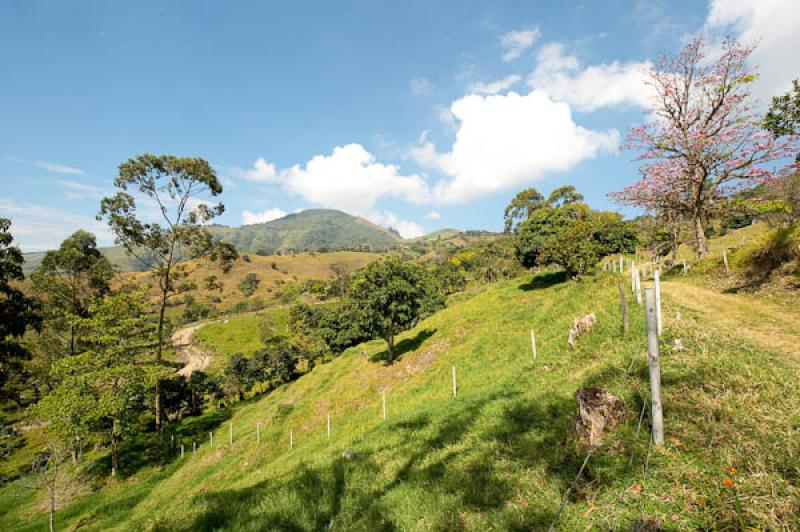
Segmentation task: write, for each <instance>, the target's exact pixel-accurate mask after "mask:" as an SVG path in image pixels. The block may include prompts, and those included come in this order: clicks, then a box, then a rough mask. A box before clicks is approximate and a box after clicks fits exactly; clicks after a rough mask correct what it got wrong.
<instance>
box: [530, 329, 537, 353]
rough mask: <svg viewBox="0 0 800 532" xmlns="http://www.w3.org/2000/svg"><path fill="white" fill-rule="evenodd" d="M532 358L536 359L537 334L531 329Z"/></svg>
mask: <svg viewBox="0 0 800 532" xmlns="http://www.w3.org/2000/svg"><path fill="white" fill-rule="evenodd" d="M531 358H532V359H533V360H536V334H535V333H534V332H533V329H531Z"/></svg>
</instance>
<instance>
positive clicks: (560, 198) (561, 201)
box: [547, 185, 583, 207]
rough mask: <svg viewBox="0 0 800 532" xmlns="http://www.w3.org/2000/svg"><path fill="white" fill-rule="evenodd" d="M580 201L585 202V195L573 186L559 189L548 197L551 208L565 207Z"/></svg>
mask: <svg viewBox="0 0 800 532" xmlns="http://www.w3.org/2000/svg"><path fill="white" fill-rule="evenodd" d="M579 201H583V194H580V193H578V192H577V191H576V190H575V187H574V186H572V185H565V186H563V187H558V188H557V189H555V190H553V191H552V192H551V193H550V195H549V196H547V205H549V206H551V207H563V206H564V205H567V204H569V203H576V202H579Z"/></svg>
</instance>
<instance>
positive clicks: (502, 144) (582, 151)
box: [412, 91, 619, 202]
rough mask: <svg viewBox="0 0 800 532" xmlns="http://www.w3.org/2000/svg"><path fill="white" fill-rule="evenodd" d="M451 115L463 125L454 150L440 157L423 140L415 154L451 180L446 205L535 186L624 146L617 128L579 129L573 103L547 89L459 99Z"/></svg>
mask: <svg viewBox="0 0 800 532" xmlns="http://www.w3.org/2000/svg"><path fill="white" fill-rule="evenodd" d="M451 111H452V113H453V115H455V117H456V119H457V120H458V122H459V127H458V132H457V133H456V140H455V143H454V144H453V146H452V149H451V150H450V151H449V152H446V153H439V152H437V151H436V149H435V147H434V146H433V145H432V144H431V143H429V142H428V141H427V139H426V138H425V137H424V136H423V137H421V139H420V141H421V143H420V144H421V145H420V146H419V147H418V151H417V152H415V153H416V157H415V160H417V162H419V163H420V164H423V165H427V166H431V167H435V168H438V169H439V170H440V171H442V172H443V173H445V174H446V175H448V176H449V177H450V178H449V179H446V180H443V181H440V182H439V183H437V185H436V187H435V189H434V196H435V199H436V200H438V201H440V202H465V201H468V200H471V199H474V198H477V197H480V196H483V195H486V194H491V193H493V192H496V191H498V190H502V189H505V188H508V187H511V186H515V185H520V184H522V183H530V182H531V181H535V180H537V179H541V178H542V177H543V176H544V175H545V174H547V173H549V172H560V171H564V170H568V169H570V168H572V167H573V166H575V165H576V164H578V163H579V162H581V161H583V160H585V159H587V158H591V157H594V156H596V155H597V154H598V153H600V152H603V151H614V150H616V149H617V147H618V145H619V133H618V132H617V131H616V130H613V129H612V130H609V131H592V130H589V129H585V128H583V127H580V126H578V125H577V124H575V122H574V121H573V120H572V116H571V113H570V108H569V106H568V105H567V104H565V103H557V102H554V101H553V100H552V99H550V97H548V95H547V94H545V93H543V92H541V91H532V92H530V93H529V94H527V95H519V94H517V93H515V92H510V93H508V94H505V95H491V96H479V95H470V96H466V97H464V98H461V99H460V100H457V101H455V102H454V103H453V104H452V106H451ZM413 155H414V154H413V153H412V156H413Z"/></svg>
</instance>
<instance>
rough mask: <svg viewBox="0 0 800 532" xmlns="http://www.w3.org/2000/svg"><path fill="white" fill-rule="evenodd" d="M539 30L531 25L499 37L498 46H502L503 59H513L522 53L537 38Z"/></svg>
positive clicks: (539, 34)
mask: <svg viewBox="0 0 800 532" xmlns="http://www.w3.org/2000/svg"><path fill="white" fill-rule="evenodd" d="M540 36H541V32H540V31H539V28H537V27H535V26H533V27H531V28H525V29H521V30H515V31H510V32H508V33H506V34H504V35H503V36H502V37H500V46H502V47H503V50H505V52H503V61H505V62H506V63H508V62H510V61H513V60H514V59H516V58H518V57H519V56H521V55H522V53H523V52H524V51H525V50H527V49H529V48H530V47H531V46H533V44H534V43H535V42H536V41H537V40H538V39H539V37H540Z"/></svg>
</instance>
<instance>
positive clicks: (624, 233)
mask: <svg viewBox="0 0 800 532" xmlns="http://www.w3.org/2000/svg"><path fill="white" fill-rule="evenodd" d="M514 245H515V248H516V254H517V259H518V260H519V261H520V263H521V264H522V265H523V266H525V267H526V268H530V267H532V266H544V265H549V264H557V265H559V266H561V267H562V268H563V269H564V270H565V271H566V273H567V275H568V276H570V277H573V278H578V277H580V276H582V275H583V274H585V273H586V272H588V271H590V270H591V269H592V268H593V267H594V266H595V265H596V264H597V263H598V262H599V260H600V258H602V257H604V256H607V255H610V254H613V253H621V252H628V251H633V250H634V249H635V248H636V235H635V233H634V231H633V230H632V229H631V228H630V227H628V225H627V224H625V223H624V222H623V220H622V217H621V216H620V215H619V214H618V213H612V212H598V211H593V210H592V209H590V208H589V206H588V205H586V204H585V203H581V202H568V203H566V204H564V205H562V206H560V207H547V208H544V209H541V210H539V211H537V212H536V213H534V215H533V216H531V217H530V218H529V219H528V220H527V221H525V222H524V223H523V224H522V225H521V226H520V230H519V233H518V234H517V237H516V239H515V242H514Z"/></svg>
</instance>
